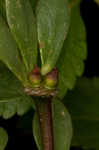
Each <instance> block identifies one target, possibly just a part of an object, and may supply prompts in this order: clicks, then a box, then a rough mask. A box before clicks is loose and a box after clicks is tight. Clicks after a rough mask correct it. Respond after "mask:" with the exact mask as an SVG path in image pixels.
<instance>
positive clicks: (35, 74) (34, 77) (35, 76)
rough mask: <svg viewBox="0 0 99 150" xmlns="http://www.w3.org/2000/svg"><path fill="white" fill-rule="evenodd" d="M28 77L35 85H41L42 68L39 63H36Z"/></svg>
mask: <svg viewBox="0 0 99 150" xmlns="http://www.w3.org/2000/svg"><path fill="white" fill-rule="evenodd" d="M28 79H29V81H30V82H31V84H32V86H33V87H39V86H40V83H41V73H40V68H39V67H38V66H37V65H35V66H34V69H33V70H32V72H30V73H29V76H28Z"/></svg>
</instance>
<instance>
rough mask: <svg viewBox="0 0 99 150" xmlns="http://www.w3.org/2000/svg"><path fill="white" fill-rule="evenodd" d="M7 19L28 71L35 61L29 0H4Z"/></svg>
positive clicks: (34, 39) (34, 26) (33, 32)
mask: <svg viewBox="0 0 99 150" xmlns="http://www.w3.org/2000/svg"><path fill="white" fill-rule="evenodd" d="M6 11H7V20H8V24H9V27H10V30H11V32H12V35H13V36H14V39H15V40H16V42H17V44H18V46H19V49H20V52H21V55H22V58H23V61H24V64H25V66H26V69H27V71H28V72H30V71H31V70H32V69H33V67H34V64H36V63H37V31H36V23H35V17H34V15H33V11H32V7H31V5H30V3H29V0H17V1H16V0H6Z"/></svg>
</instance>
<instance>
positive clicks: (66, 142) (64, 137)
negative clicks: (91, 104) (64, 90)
mask: <svg viewBox="0 0 99 150" xmlns="http://www.w3.org/2000/svg"><path fill="white" fill-rule="evenodd" d="M52 117H53V131H54V150H60V149H61V150H64V149H66V150H69V148H70V143H71V138H72V124H71V118H70V115H69V113H68V111H67V109H66V108H65V107H64V105H63V104H62V103H61V102H60V101H58V100H55V101H53V103H52ZM33 134H34V138H35V140H36V144H37V146H38V149H39V150H42V144H41V135H40V126H39V120H38V116H37V114H35V116H34V120H33Z"/></svg>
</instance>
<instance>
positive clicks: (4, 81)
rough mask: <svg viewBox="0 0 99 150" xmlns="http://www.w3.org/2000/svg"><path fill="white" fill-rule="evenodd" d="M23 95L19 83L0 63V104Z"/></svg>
mask: <svg viewBox="0 0 99 150" xmlns="http://www.w3.org/2000/svg"><path fill="white" fill-rule="evenodd" d="M22 93H23V86H22V84H21V82H20V81H19V80H18V79H17V78H16V77H15V76H14V75H13V74H12V73H11V72H10V71H9V70H8V69H7V68H6V67H5V65H3V64H1V63H0V102H1V100H2V101H3V100H7V99H9V100H10V99H11V100H12V99H13V98H16V97H20V96H21V95H22Z"/></svg>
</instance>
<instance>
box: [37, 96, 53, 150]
mask: <svg viewBox="0 0 99 150" xmlns="http://www.w3.org/2000/svg"><path fill="white" fill-rule="evenodd" d="M38 101H39V100H38ZM37 109H38V115H39V118H40V128H41V136H42V146H43V150H54V146H53V145H54V142H53V126H52V109H51V98H43V99H41V100H40V101H39V102H38V103H37Z"/></svg>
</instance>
